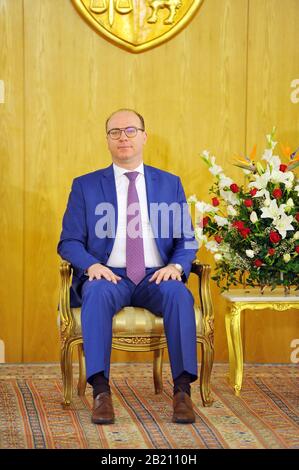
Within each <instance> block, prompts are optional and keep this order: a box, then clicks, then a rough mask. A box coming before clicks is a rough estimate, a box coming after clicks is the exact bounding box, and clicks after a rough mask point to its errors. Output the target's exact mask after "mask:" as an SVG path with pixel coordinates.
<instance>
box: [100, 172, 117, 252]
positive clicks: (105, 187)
mask: <svg viewBox="0 0 299 470" xmlns="http://www.w3.org/2000/svg"><path fill="white" fill-rule="evenodd" d="M101 173H102V174H101V186H102V191H103V196H104V198H103V200H104V201H105V202H107V203H110V204H112V206H113V207H114V220H113V218H112V219H110V220H109V226H108V228H107V229H108V234H109V238H108V240H109V242H108V247H107V249H108V250H109V251H110V252H111V250H112V247H113V244H114V240H115V235H116V230H117V219H118V207H117V196H116V186H115V178H114V171H113V165H110V166H108V167H107V168H105V169H104V170H103V171H102V172H101Z"/></svg>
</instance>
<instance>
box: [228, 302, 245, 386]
mask: <svg viewBox="0 0 299 470" xmlns="http://www.w3.org/2000/svg"><path fill="white" fill-rule="evenodd" d="M240 319H241V308H240V307H239V306H238V305H235V304H234V305H233V306H232V307H231V309H230V311H229V312H228V313H227V314H226V315H225V326H226V335H227V343H228V354H229V380H230V384H231V385H232V387H233V388H234V390H235V394H236V395H239V394H240V391H241V387H242V380H243V350H242V339H241V328H240Z"/></svg>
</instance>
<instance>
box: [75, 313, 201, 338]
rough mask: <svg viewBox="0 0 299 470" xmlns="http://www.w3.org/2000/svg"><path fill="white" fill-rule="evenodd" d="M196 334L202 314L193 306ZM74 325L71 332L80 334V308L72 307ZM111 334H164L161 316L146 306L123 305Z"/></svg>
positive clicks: (115, 317) (115, 319) (198, 333)
mask: <svg viewBox="0 0 299 470" xmlns="http://www.w3.org/2000/svg"><path fill="white" fill-rule="evenodd" d="M194 311H195V318H196V331H197V336H198V335H201V334H202V329H203V327H202V314H201V310H200V308H199V307H197V306H194ZM72 314H73V319H74V326H73V334H74V335H75V336H81V335H82V330H81V308H73V309H72ZM112 328H113V335H115V336H118V335H129V336H139V335H141V334H142V335H147V334H148V335H154V336H161V335H164V328H163V318H162V316H158V315H154V314H153V313H152V312H150V311H149V310H147V309H146V308H140V307H131V306H130V307H124V308H122V309H121V310H120V311H119V312H118V313H117V314H116V315H114V317H113V326H112Z"/></svg>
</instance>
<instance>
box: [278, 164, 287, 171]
mask: <svg viewBox="0 0 299 470" xmlns="http://www.w3.org/2000/svg"><path fill="white" fill-rule="evenodd" d="M287 167H288V165H285V164H284V163H281V165H279V169H280V171H282V172H283V173H284V172H285V171H286V170H287Z"/></svg>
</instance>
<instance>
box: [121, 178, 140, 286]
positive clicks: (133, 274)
mask: <svg viewBox="0 0 299 470" xmlns="http://www.w3.org/2000/svg"><path fill="white" fill-rule="evenodd" d="M125 175H126V176H127V177H128V178H129V188H128V200H127V244H126V263H127V276H128V278H130V279H131V281H133V282H134V284H138V283H139V282H140V281H141V280H142V279H143V278H144V277H145V262H144V249H143V238H142V223H141V212H140V204H139V198H138V194H137V190H136V186H135V180H136V178H137V176H138V175H139V173H138V171H130V172H127V173H125ZM130 204H134V206H133V208H134V210H132V209H131V212H130V213H131V214H132V215H130V214H129V213H128V212H129V211H128V209H129V206H130ZM136 213H137V215H135V214H136ZM132 219H134V222H133V223H132V224H130V221H131V220H132ZM136 222H137V223H136ZM129 224H130V225H129ZM134 228H135V230H134ZM136 231H138V233H139V234H138V235H137V236H136Z"/></svg>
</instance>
